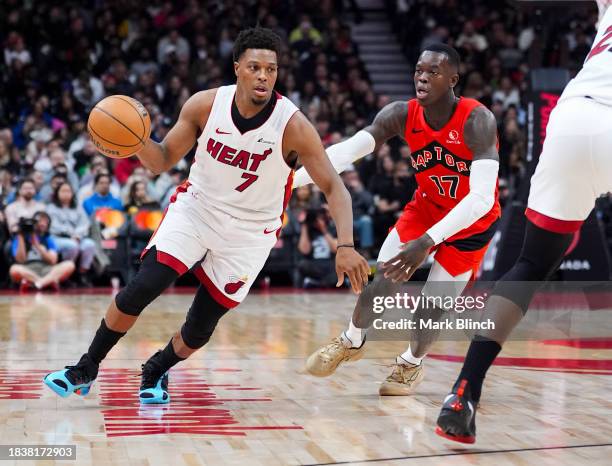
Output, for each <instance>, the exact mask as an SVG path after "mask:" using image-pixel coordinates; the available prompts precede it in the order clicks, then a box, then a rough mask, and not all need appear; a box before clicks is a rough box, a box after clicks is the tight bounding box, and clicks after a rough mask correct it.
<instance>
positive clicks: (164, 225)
mask: <svg viewBox="0 0 612 466" xmlns="http://www.w3.org/2000/svg"><path fill="white" fill-rule="evenodd" d="M205 196H206V193H205V192H202V191H199V190H197V189H195V188H194V187H193V186H191V185H190V184H189V183H188V182H187V183H184V184H183V185H181V186H180V187H179V188H178V189H177V191H176V193H175V194H174V196H173V197H172V199H171V202H170V205H169V206H168V210H167V211H166V213H165V215H164V218H163V220H162V221H161V223H160V225H159V227H158V228H157V230H156V231H155V233H154V234H153V236H152V237H151V239H150V240H149V244H148V245H147V247H146V248H145V250H144V251H143V255H144V254H145V252H146V251H147V250H148V249H150V248H152V247H153V246H155V248H156V250H157V260H158V262H160V263H162V264H165V265H167V266H169V267H172V268H173V269H174V270H175V271H176V272H178V273H179V274H181V275H182V274H184V273H185V272H187V271H189V270H191V271H192V272H193V273H194V274H195V275H196V276H197V277H198V279H199V280H200V282H201V283H202V284H203V285H204V286H205V287H206V288H207V289H208V291H209V292H210V294H211V295H212V297H213V298H214V299H215V300H216V301H217V302H219V303H220V304H221V305H223V306H225V307H227V308H232V307H235V306H237V305H238V304H239V303H240V302H241V301H242V300H243V299H244V298H245V297H246V295H247V294H248V292H249V289H250V288H251V285H252V284H253V281H254V280H255V278H256V277H257V275H258V274H259V272H260V271H261V269H262V267H263V266H264V264H265V262H266V259H267V258H268V255H269V254H270V250H271V249H272V247H274V245H275V244H276V241H277V232H278V230H279V229H280V228H281V226H282V220H281V219H280V217H279V218H278V219H277V220H271V221H269V222H261V221H253V220H243V219H239V218H236V217H233V216H231V215H229V214H227V213H225V212H223V211H221V210H218V209H216V208H214V207H212V206H210V205H208V204H207V203H206V202H205V199H206V198H205Z"/></svg>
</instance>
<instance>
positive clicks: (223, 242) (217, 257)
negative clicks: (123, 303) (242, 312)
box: [139, 211, 276, 403]
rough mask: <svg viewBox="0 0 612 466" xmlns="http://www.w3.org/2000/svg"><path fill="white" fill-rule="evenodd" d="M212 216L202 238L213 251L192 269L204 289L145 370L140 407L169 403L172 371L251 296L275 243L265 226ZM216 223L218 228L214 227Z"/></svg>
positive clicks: (203, 230)
mask: <svg viewBox="0 0 612 466" xmlns="http://www.w3.org/2000/svg"><path fill="white" fill-rule="evenodd" d="M209 214H210V215H209V216H208V222H207V223H203V224H202V225H200V234H202V235H205V236H206V238H207V241H208V242H209V244H210V249H209V250H208V252H207V254H206V256H205V257H204V259H203V260H202V262H201V263H200V264H198V265H196V266H195V267H194V269H193V272H194V273H195V275H196V276H197V277H198V279H199V280H200V282H201V285H200V287H199V288H198V292H197V294H196V296H195V298H194V300H193V303H192V305H191V307H190V309H189V312H188V313H187V318H186V320H185V323H184V324H183V326H182V328H181V330H180V332H177V333H176V334H175V335H174V336H173V338H172V339H171V340H170V342H169V343H168V344H167V345H166V347H165V348H164V349H163V350H161V351H158V352H157V353H155V354H154V355H153V356H152V357H151V358H149V360H148V361H147V362H146V363H145V364H144V365H143V366H142V380H141V387H140V392H139V398H140V401H141V403H168V402H169V401H170V395H169V393H168V370H169V369H170V368H171V367H172V366H174V365H175V364H177V363H178V362H180V361H182V360H184V359H186V358H187V357H189V356H190V355H191V354H193V353H194V352H195V351H197V350H198V349H199V348H201V347H202V346H204V345H205V344H206V343H207V342H208V340H209V339H210V336H211V335H212V333H213V331H214V329H215V327H216V325H217V322H218V321H219V319H220V318H221V317H222V316H223V315H225V314H226V313H227V311H228V310H229V309H232V308H234V307H236V306H238V305H239V304H240V303H241V302H242V301H243V300H244V299H245V298H246V296H247V294H248V292H249V289H250V288H251V286H252V284H253V281H254V280H255V278H256V277H257V275H258V274H259V272H260V271H261V269H262V268H263V266H264V264H265V262H266V260H267V258H268V256H269V254H270V250H271V249H272V247H273V246H274V244H275V243H276V237H275V236H273V235H269V234H265V233H264V231H266V229H267V224H265V223H264V224H262V223H260V222H257V221H245V220H240V219H237V218H235V217H231V216H229V215H227V214H225V213H223V212H217V211H215V212H209ZM213 224H214V225H215V226H218V227H217V228H212V227H211V225H213ZM221 231H222V232H223V236H221V235H220V233H219V232H221ZM268 231H269V230H268Z"/></svg>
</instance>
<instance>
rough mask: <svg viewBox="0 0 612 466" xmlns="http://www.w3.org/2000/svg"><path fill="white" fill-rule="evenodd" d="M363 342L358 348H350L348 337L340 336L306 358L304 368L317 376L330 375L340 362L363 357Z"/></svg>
mask: <svg viewBox="0 0 612 466" xmlns="http://www.w3.org/2000/svg"><path fill="white" fill-rule="evenodd" d="M364 350H365V342H364V344H362V345H361V346H360V347H359V348H352V347H351V343H350V341H349V340H348V339H344V338H342V337H341V336H340V337H336V338H334V339H333V340H332V341H331V343H328V344H327V345H325V346H322V347H321V348H319V349H318V350H316V351H315V352H314V353H312V354H311V355H310V356H309V357H308V359H307V360H306V370H307V371H308V373H309V374H311V375H315V376H317V377H327V376H328V375H332V374H333V373H334V372H335V370H336V369H337V368H338V366H339V365H340V364H342V363H343V362H347V361H357V360H359V359H361V358H362V357H363V352H364Z"/></svg>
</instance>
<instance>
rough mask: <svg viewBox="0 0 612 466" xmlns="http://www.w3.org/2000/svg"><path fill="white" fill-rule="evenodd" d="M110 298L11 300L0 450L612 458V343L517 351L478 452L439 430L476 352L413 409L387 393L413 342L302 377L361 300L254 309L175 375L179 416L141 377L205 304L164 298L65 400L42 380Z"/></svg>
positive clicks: (447, 355) (155, 456) (481, 428)
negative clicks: (87, 386)
mask: <svg viewBox="0 0 612 466" xmlns="http://www.w3.org/2000/svg"><path fill="white" fill-rule="evenodd" d="M109 298H110V294H109V293H102V294H61V295H60V294H56V295H52V294H39V295H13V296H9V295H4V296H0V444H37V443H38V444H47V445H51V444H76V445H77V461H76V463H75V462H65V463H59V462H58V464H78V465H88V464H94V465H107V464H108V465H110V464H118V465H164V466H168V465H171V466H180V465H202V464H215V465H216V464H233V465H257V464H261V465H275V464H279V465H280V464H338V463H339V464H348V463H351V464H364V465H365V464H395V465H407V464H419V465H421V464H422V465H441V464H453V465H454V464H470V465H472V464H487V465H488V464H495V465H496V466H501V465H506V464H538V465H560V464H568V465H569V464H572V465H574V464H587V463H588V464H589V465H596V464H610V461H612V460H611V459H610V458H612V435H611V434H610V432H611V430H612V429H611V428H612V422H611V421H610V418H611V415H612V403H611V401H610V391H611V389H612V383H611V382H612V344H605V343H604V344H602V345H590V346H595V347H592V348H579V347H573V346H571V345H570V346H568V344H567V342H565V343H564V342H559V343H558V344H543V343H540V342H531V343H529V342H512V343H509V344H508V345H507V346H506V347H505V348H504V351H503V352H502V354H501V359H500V362H501V365H496V366H494V367H493V368H492V369H491V371H490V377H489V379H488V382H487V384H486V385H485V391H484V398H483V402H482V406H481V409H480V410H479V413H478V438H477V443H476V444H475V445H474V446H466V447H463V446H461V445H460V444H456V443H453V442H448V441H446V440H444V439H442V438H440V437H438V436H437V435H435V434H434V432H433V429H434V423H435V419H436V417H437V414H438V411H439V407H440V401H441V400H442V398H443V397H444V395H445V394H446V393H447V391H448V390H449V388H450V385H451V383H452V381H453V380H454V378H455V377H456V374H457V372H458V370H459V368H460V364H459V363H458V361H457V358H459V359H460V357H462V356H463V355H464V354H465V349H466V343H457V342H441V343H438V344H436V346H435V347H434V348H433V350H432V354H431V356H430V357H429V358H428V359H427V360H426V366H425V370H426V376H425V381H424V382H423V384H422V385H421V386H420V388H419V390H418V394H416V395H414V396H411V397H386V398H382V397H379V396H378V394H377V390H378V385H379V384H380V382H381V381H382V380H384V378H385V377H386V376H387V375H388V373H389V368H388V367H386V366H384V364H390V363H391V362H392V359H393V357H394V355H395V354H397V353H398V352H401V351H402V350H403V349H404V344H403V343H401V342H370V343H368V349H367V352H366V357H365V359H364V360H362V361H359V362H356V363H354V364H351V365H347V366H344V367H342V368H340V369H339V371H338V372H337V373H336V374H335V375H334V376H332V377H329V378H326V379H317V378H314V377H311V376H308V375H306V374H304V373H303V364H304V360H305V357H306V356H307V355H308V354H309V353H310V352H311V351H312V350H314V349H315V348H316V347H317V346H318V345H319V344H321V343H324V342H327V341H328V340H329V339H330V338H331V337H333V336H336V335H338V334H339V333H340V331H341V330H342V329H343V328H344V325H345V324H346V322H347V319H348V316H349V315H350V314H351V312H352V309H353V305H354V302H355V297H354V296H353V295H351V294H348V293H342V292H339V293H310V294H303V293H272V294H253V295H251V296H249V298H248V299H247V301H246V302H245V303H243V304H242V305H241V306H240V307H239V308H237V309H236V310H234V311H232V312H231V313H230V314H229V315H227V316H226V317H224V319H223V320H222V321H221V323H220V325H219V327H218V328H217V332H216V333H215V335H214V336H213V338H212V340H211V342H210V343H209V345H208V346H207V347H206V348H205V349H204V350H202V351H200V352H199V353H197V354H196V355H194V357H193V358H192V359H190V360H188V361H186V362H184V363H182V364H181V365H179V366H178V367H177V368H175V369H173V370H172V371H171V375H170V393H171V396H172V403H171V404H170V405H167V406H163V407H155V406H146V407H142V408H141V407H140V406H139V404H138V400H137V396H136V395H137V387H138V384H139V377H138V373H139V369H140V364H141V363H142V362H143V361H144V360H145V359H147V358H148V357H149V355H151V354H152V353H153V352H154V351H155V350H157V349H158V348H161V347H163V346H164V345H165V344H166V342H167V341H168V339H169V338H170V336H171V334H172V332H174V331H175V330H176V329H178V328H179V326H180V325H181V324H182V322H183V319H184V315H185V311H186V309H187V308H188V306H189V303H190V302H191V294H184V293H181V294H165V295H163V296H162V297H160V298H159V299H158V300H157V301H155V302H154V303H153V304H152V305H151V306H150V307H149V308H148V309H147V310H146V311H145V312H144V313H143V315H142V316H141V318H140V320H139V322H138V323H137V324H136V326H135V327H134V328H133V329H132V331H131V332H130V333H129V334H128V335H127V336H126V337H125V338H123V340H122V341H121V342H120V343H119V345H118V346H117V347H116V348H115V349H114V350H113V351H112V352H111V353H110V354H109V357H108V359H107V360H106V361H105V363H104V364H103V368H102V370H101V372H100V376H99V378H98V380H97V381H96V383H95V384H94V388H93V389H92V392H91V393H90V395H89V396H87V397H85V398H81V397H79V396H76V395H73V396H71V397H70V398H68V399H61V398H59V397H57V396H56V395H55V394H53V393H52V392H51V391H50V390H48V389H47V388H46V387H44V386H43V384H42V383H41V382H40V380H41V379H42V377H43V375H44V374H46V373H47V372H50V371H51V370H56V369H59V368H61V367H62V366H64V365H65V364H73V363H74V362H76V360H77V359H78V357H79V356H80V355H81V354H82V353H83V352H84V351H85V350H86V348H87V346H88V344H89V341H90V339H91V336H92V334H93V331H94V330H95V328H96V327H97V326H98V324H99V322H100V319H101V316H102V315H103V313H104V310H105V308H106V305H107V303H108V301H109ZM601 312H602V313H606V314H607V315H609V316H610V318H612V312H610V311H601ZM603 315H604V314H599V316H600V317H601V316H603ZM610 318H609V319H608V322H610V320H611V319H610ZM608 343H609V342H608ZM587 346H589V345H587ZM2 464H10V462H2ZM14 464H17V465H20V466H21V465H25V464H41V465H42V464H53V462H51V461H39V462H37V463H35V462H33V461H32V462H27V461H15V462H14Z"/></svg>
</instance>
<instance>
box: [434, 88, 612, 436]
mask: <svg viewBox="0 0 612 466" xmlns="http://www.w3.org/2000/svg"><path fill="white" fill-rule="evenodd" d="M611 146H612V108H611V107H608V106H605V105H602V104H599V103H597V102H595V101H593V100H591V99H586V98H585V99H581V98H573V99H568V100H566V101H562V102H560V103H559V105H558V106H557V107H556V108H555V109H554V110H553V112H552V114H551V117H550V120H549V124H548V127H547V136H546V140H545V142H544V147H543V152H542V155H541V156H540V160H539V161H538V166H537V168H536V172H535V174H534V176H533V178H532V179H531V189H530V192H529V201H528V208H527V212H526V216H527V218H528V222H527V227H526V229H525V238H524V241H523V248H522V250H521V254H520V256H519V258H518V260H517V262H516V263H515V264H514V266H513V267H512V268H511V269H510V270H509V271H508V272H507V273H506V274H505V275H504V276H503V277H502V278H501V279H500V280H499V281H498V282H497V284H496V286H495V288H494V290H493V293H492V295H491V297H490V298H489V300H488V301H487V306H486V310H485V312H486V315H487V317H488V318H489V319H491V320H492V321H493V322H494V323H495V325H494V328H493V329H492V330H489V331H481V332H479V334H478V335H476V336H475V338H474V339H473V340H472V343H471V344H470V347H469V349H468V353H467V355H466V358H465V361H464V363H463V367H462V369H461V372H460V374H459V377H458V378H457V381H456V382H455V385H454V386H453V389H452V392H451V393H450V394H449V395H448V396H447V397H446V399H445V401H444V404H443V406H442V410H441V412H440V415H439V417H438V421H437V428H436V433H437V434H438V435H441V436H443V437H446V438H448V439H450V440H455V441H458V442H465V443H473V442H474V441H475V438H476V425H475V416H476V406H477V404H478V401H479V400H480V396H481V391H482V385H483V382H484V379H485V376H486V373H487V371H488V369H489V367H490V366H491V365H492V364H493V361H494V360H495V358H496V357H497V355H498V354H499V352H500V351H501V348H502V345H503V344H504V342H505V341H506V339H507V338H508V336H509V335H510V333H511V332H512V330H513V329H514V327H515V326H516V325H517V324H518V323H519V322H520V320H521V318H522V317H523V315H524V314H525V312H527V308H528V306H529V303H530V301H531V298H532V296H533V294H534V293H535V291H537V289H538V288H539V286H540V284H541V283H542V282H543V281H545V280H547V279H548V277H549V276H550V275H551V274H552V273H553V272H554V271H555V270H556V269H557V267H558V266H559V264H560V263H561V261H562V259H563V256H564V255H565V253H566V251H567V249H568V247H569V246H570V244H571V242H572V239H573V237H574V234H575V233H576V232H577V231H578V230H579V229H580V226H581V224H582V222H583V221H584V220H585V219H586V218H587V217H588V215H589V213H590V212H591V210H592V209H593V206H594V205H595V200H596V199H597V197H598V196H599V195H601V194H604V193H606V192H609V191H612V164H611V163H610V152H609V148H610V147H611ZM468 408H469V409H468Z"/></svg>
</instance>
